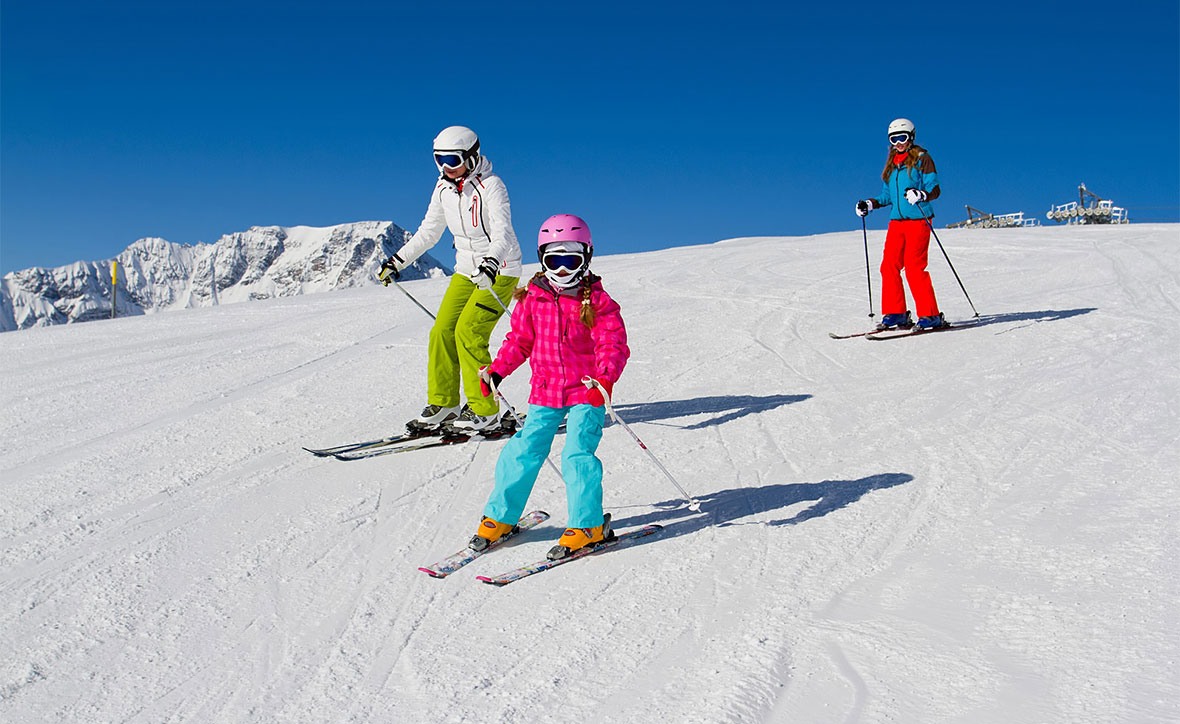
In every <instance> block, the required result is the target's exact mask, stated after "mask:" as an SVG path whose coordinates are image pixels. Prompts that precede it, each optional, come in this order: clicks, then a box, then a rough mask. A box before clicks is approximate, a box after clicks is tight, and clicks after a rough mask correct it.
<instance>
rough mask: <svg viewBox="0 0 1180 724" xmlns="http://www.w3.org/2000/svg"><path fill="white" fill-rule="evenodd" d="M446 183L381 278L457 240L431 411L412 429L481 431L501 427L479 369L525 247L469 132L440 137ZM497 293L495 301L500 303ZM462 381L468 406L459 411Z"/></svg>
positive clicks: (431, 369) (434, 353) (433, 341)
mask: <svg viewBox="0 0 1180 724" xmlns="http://www.w3.org/2000/svg"><path fill="white" fill-rule="evenodd" d="M434 162H435V164H436V165H437V166H438V170H439V178H438V182H437V183H436V184H435V186H434V192H433V193H432V194H431V196H430V205H429V206H427V208H426V216H425V218H423V219H422V223H421V224H419V226H418V230H417V231H416V232H415V233H414V236H413V237H412V238H411V239H410V240H409V241H407V242H406V244H405V246H403V247H402V248H401V249H400V250H399V251H398V252H397V253H396V254H394V255H393V256H391V257H390V258H389V259H387V260H386V261H385V263H384V264H383V265H382V267H381V279H382V280H383V281H385V282H386V284H388V283H389V281H388V280H389V278H390V277H392V278H393V279H397V278H398V276H399V275H400V273H401V271H402V270H403V269H405V268H406V267H407V266H409V265H410V264H411V263H413V262H414V260H415V259H417V258H418V257H419V256H421V255H422V254H423V253H424V252H425V251H426V250H427V249H429V248H431V247H433V246H434V245H435V244H437V243H438V241H439V239H441V238H442V234H443V231H446V230H447V229H449V230H450V231H451V234H452V235H453V236H454V238H455V244H454V246H455V273H454V274H452V275H451V283H450V285H449V286H447V291H446V293H445V294H444V295H443V299H442V303H441V304H440V305H439V308H438V315H437V317H436V319H435V323H434V327H432V328H431V330H430V343H429V361H428V363H427V374H426V408H425V409H424V410H423V411H422V414H421V415H420V416H419V417H418V418H417V419H414V420H411V421H410V422H409V423H408V424H407V427H408V428H409V429H410V430H412V431H432V430H437V429H439V428H440V427H441V426H442V425H444V424H445V425H447V426H448V428H450V430H451V431H455V432H467V433H471V432H480V431H487V430H490V429H493V428H496V427H498V426H499V424H500V415H499V405H498V403H497V402H496V400H495V399H488V398H486V397H483V396H481V395H480V394H479V392H480V390H479V369H480V367H482V366H484V365H486V364H487V363H488V362H490V361H491V359H492V357H491V354H490V353H489V351H488V340H489V338H490V337H491V335H492V330H493V329H495V327H496V322H498V321H499V319H500V316H501V315H502V314H503V313H504V308H505V307H506V306H507V304H508V300H509V299H510V298H511V296H512V290H513V289H515V288H516V282H517V281H518V280H519V279H520V244H519V243H518V242H517V241H516V232H515V231H513V230H512V213H511V210H510V208H509V204H508V190H507V189H506V188H505V187H504V182H503V181H501V180H500V177H499V176H497V175H496V174H494V173H492V163H491V161H489V160H488V159H487V158H485V157H484V156H482V155H480V152H479V137H477V136H476V135H475V132H474V131H472V130H471V129H470V128H466V127H464V126H450V127H449V128H444V129H443V130H442V132H441V133H439V134H438V137H437V138H435V139H434ZM493 295H495V297H493ZM460 381H462V387H463V390H462V391H463V392H464V393H465V394H466V397H467V405H465V406H464V407H462V408H460V406H459V402H460Z"/></svg>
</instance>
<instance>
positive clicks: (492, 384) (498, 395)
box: [487, 294, 565, 485]
mask: <svg viewBox="0 0 1180 724" xmlns="http://www.w3.org/2000/svg"><path fill="white" fill-rule="evenodd" d="M492 296H493V297H494V296H496V295H495V294H493V295H492ZM487 383H488V387H490V388H492V394H493V395H495V396H496V399H497V400H499V401H500V402H503V403H504V406H505V407H507V408H508V414H509V415H512V419H513V420H514V421H515V422H516V429H517V430H519V429H520V428H522V427H524V423H523V422H522V421H521V419H520V418H519V417H517V415H516V408H515V407H513V406H512V403H511V402H509V401H508V398H507V397H505V396H504V393H503V392H500V388H499V387H497V386H496V383H495V382H494V381H493V380H491V379H489V380H487ZM545 462H547V463H549V467H550V468H552V469H553V472H554V473H556V474H557V479H558V480H560V481H561V482H562V484H563V485H564V484H565V476H564V475H562V474H561V469H560V468H558V467H557V464H556V463H554V462H553V460H552V459H551V458H550V457H549V456H548V455H546V456H545Z"/></svg>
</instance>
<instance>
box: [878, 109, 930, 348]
mask: <svg viewBox="0 0 1180 724" xmlns="http://www.w3.org/2000/svg"><path fill="white" fill-rule="evenodd" d="M881 180H882V181H883V182H884V184H883V187H882V189H881V193H880V194H879V195H878V196H877V197H876V198H872V199H863V200H861V201H857V202H856V215H857V216H860V217H864V216H867V215H868V213H869V212H870V211H872V210H873V209H879V208H881V207H883V206H892V207H893V211H892V212H891V213H890V215H889V219H890V221H889V230H888V231H886V232H885V251H884V253H883V255H882V259H881V323H880V324H878V325H877V329H895V328H897V327H906V328H908V327H912V326H914V322H913V318H912V317H911V316H910V312H909V310H908V309H906V303H905V289H904V288H903V287H902V285H901V272H902V269H905V278H906V281H907V282H908V283H909V285H910V294H912V295H913V297H914V308H915V309H917V310H918V327H919V328H921V329H924V330H925V329H938V328H939V327H943V326H946V319H944V318H943V315H942V313H941V312H939V311H938V300H937V299H935V297H934V285H933V283H931V281H930V273H929V272H927V271H926V263H927V255H928V253H929V251H930V220H931V219H933V218H934V209H932V208H931V206H930V202H931V201H933V200H934V199H936V198H938V196H939V194H940V193H941V189H940V188H939V186H938V172H937V171H935V169H934V160H933V159H931V158H930V154H929V153H927V152H926V149H924V148H922V147H921V146H919V145H917V144H916V143H914V123H913V121H910V120H909V119H907V118H898V119H896V120H894V121H893V122H892V123H890V124H889V155H888V157H887V158H886V159H885V170H884V171H882V172H881Z"/></svg>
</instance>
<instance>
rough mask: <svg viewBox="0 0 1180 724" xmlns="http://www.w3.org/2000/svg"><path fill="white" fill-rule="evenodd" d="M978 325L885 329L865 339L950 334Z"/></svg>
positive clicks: (877, 339)
mask: <svg viewBox="0 0 1180 724" xmlns="http://www.w3.org/2000/svg"><path fill="white" fill-rule="evenodd" d="M977 325H978V322H957V323H955V324H947V325H943V326H942V327H936V328H934V329H922V328H921V327H913V328H911V329H885V330H881V331H880V332H873V333H872V334H866V335H865V339H871V340H874V341H882V340H886V339H901V338H902V337H920V336H922V335H926V334H934V333H935V332H949V331H951V330H954V329H968V328H970V327H974V326H977Z"/></svg>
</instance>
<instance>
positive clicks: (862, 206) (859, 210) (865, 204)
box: [856, 199, 873, 219]
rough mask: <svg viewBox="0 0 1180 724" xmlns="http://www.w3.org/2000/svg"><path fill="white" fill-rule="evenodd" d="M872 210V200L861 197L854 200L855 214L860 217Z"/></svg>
mask: <svg viewBox="0 0 1180 724" xmlns="http://www.w3.org/2000/svg"><path fill="white" fill-rule="evenodd" d="M872 210H873V202H872V201H869V200H868V199H863V200H861V201H857V202H856V215H857V216H859V217H861V218H862V219H863V218H864V217H866V216H868V215H869V212H870V211H872Z"/></svg>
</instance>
